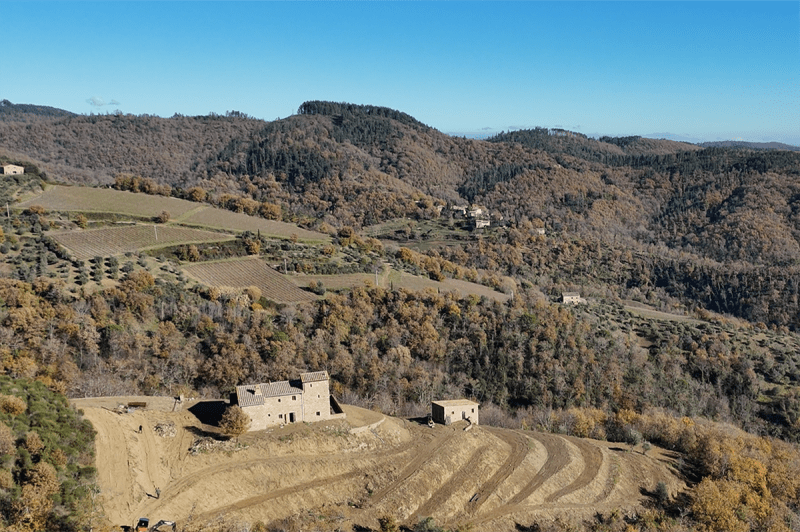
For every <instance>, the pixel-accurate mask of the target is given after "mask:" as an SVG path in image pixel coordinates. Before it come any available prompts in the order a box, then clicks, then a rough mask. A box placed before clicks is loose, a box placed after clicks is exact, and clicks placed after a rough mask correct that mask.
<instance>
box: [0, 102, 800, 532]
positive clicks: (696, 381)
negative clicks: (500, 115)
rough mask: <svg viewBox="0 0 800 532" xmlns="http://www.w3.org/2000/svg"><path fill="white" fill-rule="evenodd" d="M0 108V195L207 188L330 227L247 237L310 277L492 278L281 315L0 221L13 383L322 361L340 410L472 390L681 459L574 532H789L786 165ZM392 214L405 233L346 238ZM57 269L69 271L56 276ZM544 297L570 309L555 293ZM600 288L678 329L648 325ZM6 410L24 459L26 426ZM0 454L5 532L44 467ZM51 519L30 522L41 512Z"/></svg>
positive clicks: (197, 385)
mask: <svg viewBox="0 0 800 532" xmlns="http://www.w3.org/2000/svg"><path fill="white" fill-rule="evenodd" d="M2 108H5V109H6V110H7V111H8V110H9V109H10V110H11V111H13V113H12V112H9V113H7V115H4V114H2V113H0V158H2V159H0V162H14V163H15V164H23V165H25V167H26V172H27V173H26V177H24V178H21V177H15V178H13V179H5V180H4V182H3V187H2V189H0V193H2V198H0V199H2V200H3V201H4V202H5V201H9V202H10V203H12V204H13V201H14V199H15V198H16V197H17V196H18V195H19V194H20V193H22V192H24V191H26V190H31V189H35V188H37V187H40V186H41V183H42V182H43V181H44V180H50V181H59V182H67V183H76V184H78V183H90V184H98V185H99V184H102V185H111V186H115V187H117V188H121V189H126V190H134V191H138V192H141V193H149V194H163V195H173V196H177V197H182V198H186V199H190V200H193V201H206V202H210V203H213V204H216V205H219V206H222V207H225V208H229V209H231V210H235V211H239V212H247V213H248V214H253V215H258V216H264V217H267V218H271V219H283V220H285V221H293V222H297V223H300V224H302V225H305V226H308V227H312V228H316V229H319V230H321V231H323V232H326V233H329V234H331V235H334V237H335V242H334V244H332V245H329V246H327V247H326V249H324V250H320V252H319V253H318V254H317V256H316V257H309V256H308V253H309V251H308V250H307V249H304V248H301V247H300V246H297V247H296V248H295V247H292V244H291V243H281V244H276V243H275V242H270V241H267V240H266V239H264V241H263V242H260V244H259V246H257V247H256V248H255V249H260V250H262V251H261V253H262V255H265V256H266V254H268V253H271V251H270V250H277V251H278V252H279V253H281V254H283V256H286V255H289V256H290V257H295V258H293V259H292V261H293V262H292V266H293V267H295V268H296V269H297V271H309V272H311V271H326V272H327V270H326V266H325V264H324V263H325V261H326V257H329V256H331V255H332V254H333V253H345V254H347V255H348V256H349V257H351V259H352V265H353V268H355V269H354V270H352V271H356V270H357V268H358V267H364V268H366V269H367V270H370V271H371V269H372V268H373V267H375V266H376V265H379V264H380V263H382V262H388V263H390V264H392V265H393V266H394V267H396V268H399V269H403V270H404V271H408V272H413V273H421V274H425V275H428V276H430V277H431V278H434V279H442V278H445V277H453V278H461V279H467V280H471V281H476V282H480V283H483V284H486V285H488V286H492V287H494V288H496V289H498V290H503V291H506V292H508V293H511V292H513V295H514V297H513V298H512V299H510V301H509V302H508V303H503V304H501V303H498V302H495V301H491V300H489V299H486V298H477V297H467V298H463V297H459V296H457V295H455V294H451V293H433V292H410V291H406V290H400V289H397V290H395V289H393V288H392V287H388V288H376V287H374V286H373V287H366V286H365V287H363V288H356V289H353V290H351V291H344V292H341V293H332V292H330V291H329V292H328V293H327V294H326V297H325V298H324V299H321V300H319V301H316V302H312V303H305V304H297V305H292V306H278V305H275V304H273V303H271V302H270V301H269V300H268V298H265V297H263V296H264V295H263V294H260V293H258V291H256V290H247V291H245V292H244V293H241V294H230V293H225V294H221V293H219V291H216V290H210V289H205V288H202V287H192V288H189V287H188V285H187V283H186V280H185V279H184V278H181V277H178V278H175V277H164V276H162V275H161V274H160V271H159V270H157V269H154V268H152V267H151V266H148V263H147V261H145V260H143V258H144V257H139V256H135V255H132V256H128V257H115V258H112V257H99V258H98V259H96V260H95V261H93V262H92V264H78V263H76V262H75V261H73V260H71V259H70V258H69V257H68V256H66V255H64V254H63V253H61V252H60V250H59V249H58V247H57V246H55V245H54V243H53V241H52V240H51V239H49V238H48V236H47V233H48V230H49V228H50V226H51V224H50V222H51V221H54V220H55V218H56V217H57V214H56V213H52V214H51V213H46V212H32V211H25V212H14V213H11V215H10V216H7V217H6V219H5V220H4V221H3V226H2V229H3V233H2V235H0V255H2V257H1V258H2V259H3V270H2V271H3V277H2V278H0V337H2V339H3V340H2V342H0V363H1V364H2V373H4V374H5V375H6V378H8V379H10V380H9V382H11V383H20V384H19V386H20V388H19V389H20V390H22V389H23V388H22V387H23V385H24V386H25V387H27V386H39V388H37V390H42V389H45V388H46V389H47V390H49V391H50V392H52V393H55V394H63V395H65V396H67V397H79V396H96V395H124V394H155V395H161V394H170V395H177V394H179V393H186V394H198V395H200V396H205V397H221V396H223V397H224V396H225V395H226V394H227V393H228V392H229V391H231V389H232V388H233V386H235V385H236V384H239V383H241V382H253V381H266V380H277V379H285V378H289V377H291V376H293V375H296V374H297V373H298V372H300V371H305V370H311V371H313V370H320V369H326V370H327V371H329V373H330V374H331V377H332V379H333V389H334V391H335V393H336V394H337V395H339V396H341V398H342V399H343V400H344V401H345V402H349V403H353V404H359V405H363V406H367V407H372V408H377V409H380V410H381V411H383V412H385V413H387V414H394V415H420V414H423V413H424V412H425V411H426V410H427V408H428V405H429V402H430V400H431V399H432V398H434V397H442V396H453V397H457V396H471V397H474V398H476V399H477V400H479V401H480V402H481V403H482V405H483V406H482V408H483V409H484V410H483V412H485V415H484V414H483V413H482V419H483V420H484V421H487V422H490V423H493V424H497V425H503V426H514V427H520V426H526V427H532V428H538V429H542V430H552V431H559V432H565V433H571V434H575V435H579V436H592V437H598V438H608V439H613V440H616V441H627V442H631V441H635V440H636V439H637V437H638V438H640V439H641V438H642V437H643V438H645V439H647V440H649V441H652V442H654V443H658V444H660V445H664V446H665V447H668V448H671V449H675V450H677V451H680V452H682V453H684V454H685V456H686V470H685V471H684V473H685V474H686V475H687V478H690V479H693V481H694V483H695V488H694V489H693V491H692V492H691V493H687V494H684V496H683V498H682V499H678V500H668V498H663V497H662V498H658V501H657V502H658V504H657V505H656V506H654V508H653V509H652V514H647V515H644V514H643V515H642V516H639V517H640V518H639V519H638V520H637V519H628V518H623V517H622V516H619V515H616V516H605V517H603V516H600V517H598V521H597V522H596V523H584V525H583V526H584V528H586V529H591V530H625V529H626V528H625V527H626V526H632V527H634V529H638V530H691V529H706V530H796V529H798V526H800V525H798V521H797V511H798V500H800V485H797V482H798V479H799V478H800V475H797V474H796V472H798V471H800V454H798V451H797V448H796V446H795V445H796V443H797V441H798V438H800V436H799V435H800V432H798V428H800V388H799V387H798V380H800V359H798V353H800V337H798V335H797V333H796V331H797V329H798V328H800V321H798V319H799V318H798V316H800V312H798V311H800V308H798V305H799V304H800V302H799V301H798V299H799V298H798V296H800V282H798V279H800V276H799V275H798V273H800V271H798V269H800V264H798V257H800V218H799V217H800V214H799V212H800V154H798V153H794V152H789V151H780V150H779V151H763V150H760V151H753V150H749V149H740V148H737V149H728V148H716V147H715V148H700V147H698V146H694V145H689V144H684V143H676V142H671V141H659V140H652V139H644V138H640V137H626V138H606V137H604V138H601V139H598V140H595V139H590V138H587V137H585V136H583V135H580V134H577V133H572V132H568V131H563V130H546V129H535V130H530V131H519V132H511V133H504V134H501V135H498V136H496V137H493V138H491V139H489V140H488V141H479V140H471V139H463V138H454V137H449V136H447V135H444V134H442V133H440V132H438V131H436V130H435V129H433V128H430V127H428V126H426V125H424V124H422V123H420V122H418V121H417V120H415V119H413V118H412V117H410V116H408V115H406V114H405V113H402V112H399V111H394V110H391V109H387V108H382V107H375V106H363V105H352V104H339V103H334V102H306V103H304V104H303V105H302V106H301V107H300V109H299V111H298V114H297V115H295V116H292V117H289V118H286V119H284V120H277V121H274V122H264V121H260V120H256V119H253V118H251V117H247V116H246V115H243V114H242V113H236V112H231V113H227V115H225V116H218V115H213V116H207V117H182V116H174V117H172V118H159V117H154V116H138V117H137V116H130V115H93V116H64V115H59V114H58V113H55V112H50V111H48V112H44V111H42V112H39V113H37V112H34V111H35V109H30V108H27V107H23V106H15V105H14V104H10V102H4V105H3V106H2ZM48 113H49V114H48ZM11 117H13V118H11ZM470 202H472V203H476V204H479V205H482V206H484V207H486V208H488V210H489V211H490V212H491V213H492V216H493V225H492V227H491V228H488V229H484V230H479V231H466V230H463V228H461V226H460V224H461V221H459V220H457V219H453V218H452V216H453V215H452V214H451V212H452V211H451V210H449V209H448V207H450V206H451V205H466V204H467V203H470ZM439 207H444V208H443V209H441V211H440V209H439ZM396 219H404V221H403V224H404V230H403V231H400V232H399V233H398V232H395V233H393V234H391V235H389V237H388V238H385V239H384V240H383V242H381V241H378V240H377V239H375V238H369V237H368V235H369V234H372V233H370V231H372V230H373V228H374V227H379V225H380V224H381V223H383V222H388V221H392V220H396ZM83 221H84V222H85V221H86V220H85V218H84V220H83ZM98 223H99V222H98ZM376 224H377V225H376ZM423 224H429V225H426V227H429V226H430V227H439V228H441V231H442V234H445V233H447V234H450V235H458V238H455V237H452V238H451V237H448V238H443V237H440V236H437V235H436V234H435V232H432V231H431V230H426V231H425V232H423V231H420V230H417V229H416V228H417V227H418V226H422V225H423ZM538 227H545V228H546V234H545V235H541V234H539V233H538V232H537V231H536V230H535V229H536V228H538ZM257 238H258V237H256V236H255V235H245V236H244V237H243V238H242V243H240V244H237V245H238V246H239V247H241V248H245V247H250V246H251V245H252V242H253V241H254V240H255V239H257ZM245 240H246V242H245ZM199 248H200V249H196V250H195V251H197V253H198V254H199V255H203V254H207V253H211V252H210V251H207V250H205V249H203V247H202V246H199ZM234 248H235V246H234V247H233V248H232V249H234ZM186 253H187V250H183V249H176V250H173V252H172V253H171V254H168V256H165V257H161V258H159V261H161V262H162V263H163V264H165V266H166V265H167V264H168V262H169V261H181V260H184V259H186V260H188V258H187V257H188V255H186ZM293 253H295V255H292V254H293ZM203 256H206V255H203ZM358 265H360V266H358ZM348 267H349V266H348ZM67 270H76V271H80V272H82V274H81V275H80V276H79V280H78V281H77V283H74V282H73V281H72V278H71V277H69V276H67V275H64V274H63V272H65V271H67ZM348 271H349V270H348ZM104 278H113V279H116V280H117V281H118V282H116V283H113V286H105V287H101V286H100V284H99V282H100V280H102V279H104ZM565 290H570V291H580V292H581V293H582V295H583V296H584V297H589V298H590V299H591V301H592V303H591V304H590V305H585V306H578V307H565V306H563V305H560V304H558V303H556V301H557V298H558V295H560V293H561V292H562V291H565ZM320 292H324V290H321V291H320ZM624 300H633V301H637V302H640V303H645V304H648V305H650V306H651V307H654V308H656V309H659V310H664V311H669V312H674V313H677V314H681V315H686V318H685V319H681V320H671V321H666V320H665V321H660V320H653V319H648V318H645V317H642V316H639V315H637V314H635V313H633V314H632V313H630V312H628V311H626V310H625V309H624V308H623V306H622V303H623V301H624ZM690 318H691V319H690ZM25 389H27V388H25ZM3 393H9V392H5V391H4V392H3ZM37 393H39V392H37ZM42 393H44V392H42ZM19 395H22V394H21V393H20V394H19ZM31 404H32V402H29V403H26V405H27V406H26V408H27V410H26V411H30V409H31V408H32V407H31ZM708 420H713V421H708ZM12 421H13V420H10V418H9V420H7V419H5V418H4V419H3V422H4V423H5V424H6V425H7V426H8V427H11V428H10V430H11V431H12V433H11V436H9V438H11V440H10V441H14V442H16V443H17V445H16V447H18V448H20V447H19V446H20V445H21V443H20V442H22V441H23V438H27V437H28V436H25V434H27V433H30V432H31V431H33V432H37V431H38V429H37V428H35V427H32V428H25V427H22V428H18V427H16V425H14V424H13V423H12ZM13 422H14V423H16V421H13ZM690 429H691V430H690ZM2 430H5V429H3V428H2V426H0V431H2ZM744 431H747V432H744ZM39 434H40V437H41V438H43V439H44V433H41V432H40V431H39ZM637 434H638V436H637ZM0 439H2V434H0ZM0 444H2V442H0ZM1 450H2V449H0V451H1ZM19 452H21V451H19ZM48 452H51V451H48ZM52 452H54V451H52ZM64 452H65V453H66V451H64ZM5 453H6V454H4V455H3V456H4V457H6V455H8V456H9V457H11V458H8V459H7V460H6V461H5V462H3V467H2V468H0V474H6V473H3V472H4V471H7V472H9V473H7V474H6V476H9V475H10V479H11V480H9V481H8V482H6V481H3V482H4V484H3V485H2V486H0V495H2V497H4V499H3V500H4V501H6V502H5V503H3V504H4V506H0V510H2V511H3V514H2V515H3V519H4V520H5V523H6V524H9V525H10V524H12V523H14V522H15V521H14V519H15V517H14V516H15V515H16V514H14V513H13V511H14V510H13V508H14V504H16V502H15V501H19V500H21V499H20V497H22V496H23V494H24V493H25V491H24V490H25V485H26V482H32V481H31V480H30V479H32V478H33V477H32V476H31V475H33V473H30V472H29V471H31V470H32V469H31V468H32V467H34V466H36V465H37V464H38V463H40V462H37V460H36V459H31V464H27V462H25V461H24V457H23V458H19V457H13V455H11V454H9V453H10V451H7V452H5ZM67 454H68V453H67ZM44 455H46V456H49V455H47V453H44ZM44 455H43V456H44ZM41 460H43V461H44V462H46V463H49V464H50V465H51V467H52V468H54V469H55V474H56V477H57V478H60V479H61V480H62V483H63V482H65V481H66V480H65V479H63V478H62V477H60V476H59V475H62V469H59V467H62V468H64V467H69V464H73V463H74V464H76V465H75V467H84V466H85V457H84V458H70V459H68V460H67V462H66V465H59V464H58V463H56V462H53V461H52V460H48V459H45V458H41ZM26 464H27V465H26ZM40 469H46V466H41V467H40ZM48 471H49V470H48ZM89 474H90V471H87V475H89ZM0 481H2V478H0ZM81 482H84V480H81ZM53 489H55V488H53ZM53 493H55V491H53ZM86 496H88V495H86ZM51 500H53V501H55V502H54V503H58V504H64V503H60V502H58V498H57V497H55V496H51ZM729 500H734V501H738V503H737V504H733V505H727V506H726V505H723V504H720V501H729ZM48 511H49V512H50V513H49V514H47V515H49V517H43V518H42V519H45V521H46V520H47V519H51V520H52V519H55V517H54V516H55V515H56V514H58V513H59V512H58V511H56V510H53V509H52V508H51V509H48ZM61 513H63V511H61ZM83 519H84V521H83V522H86V521H85V519H86V517H85V516H84V517H83ZM626 519H627V520H626ZM45 521H42V522H45ZM562 525H563V526H562ZM14 526H16V525H14ZM19 526H20V527H21V528H23V529H24V527H23V526H22V525H19ZM25 526H27V527H28V528H27V529H29V530H38V529H42V528H41V526H40V525H36V526H34V525H30V526H29V525H25ZM37 526H38V528H37ZM526 526H527V525H526ZM570 526H573V525H570V524H567V523H561V524H559V523H555V524H554V523H549V524H536V523H532V524H531V529H532V530H549V529H550V528H552V529H553V530H555V529H559V530H567V529H569V527H570ZM548 527H550V528H548Z"/></svg>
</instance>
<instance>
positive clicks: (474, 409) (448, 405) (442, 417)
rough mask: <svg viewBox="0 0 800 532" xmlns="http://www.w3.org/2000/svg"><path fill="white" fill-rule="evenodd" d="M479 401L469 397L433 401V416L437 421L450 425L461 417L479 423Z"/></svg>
mask: <svg viewBox="0 0 800 532" xmlns="http://www.w3.org/2000/svg"><path fill="white" fill-rule="evenodd" d="M478 406H479V405H478V403H476V402H475V401H470V400H469V399H445V400H440V401H432V402H431V417H432V418H433V421H434V422H435V423H441V424H442V425H449V424H450V423H454V422H456V421H459V420H461V419H466V420H469V421H470V423H472V424H473V425H477V424H478Z"/></svg>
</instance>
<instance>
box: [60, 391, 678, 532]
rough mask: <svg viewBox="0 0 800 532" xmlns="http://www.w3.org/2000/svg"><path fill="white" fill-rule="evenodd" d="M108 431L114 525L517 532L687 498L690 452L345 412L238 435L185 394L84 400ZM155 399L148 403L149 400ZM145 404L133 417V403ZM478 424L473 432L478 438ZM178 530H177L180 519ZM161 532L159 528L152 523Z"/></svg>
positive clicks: (100, 463) (105, 505)
mask: <svg viewBox="0 0 800 532" xmlns="http://www.w3.org/2000/svg"><path fill="white" fill-rule="evenodd" d="M74 403H75V405H76V407H77V408H80V409H82V410H83V411H84V414H85V417H86V418H87V419H89V421H91V422H92V424H93V425H94V427H95V429H96V430H97V437H96V445H97V469H98V483H99V486H100V490H101V492H100V495H99V497H98V500H99V501H100V504H101V506H102V509H103V514H104V517H103V519H104V520H106V521H107V523H106V524H108V525H112V526H122V527H123V528H125V527H132V526H135V525H136V524H137V520H139V519H140V518H141V517H143V516H144V518H145V519H147V520H149V523H157V522H160V521H168V522H170V523H169V525H170V526H166V525H163V524H162V526H161V527H160V528H159V530H173V527H175V529H177V530H182V529H184V528H186V529H192V530H196V529H201V528H202V526H204V525H212V524H216V525H219V524H221V523H231V524H240V523H256V522H262V523H265V524H269V523H273V522H279V521H282V520H288V519H294V520H295V521H299V522H300V523H301V525H300V526H299V528H300V529H305V530H309V529H311V530H314V529H318V530H335V529H341V530H349V529H352V528H354V527H355V528H356V529H357V527H366V528H370V529H373V530H377V529H378V528H379V524H378V519H379V518H381V517H383V516H392V517H394V519H395V520H396V521H397V523H400V524H404V525H407V526H413V525H414V524H415V523H417V522H418V521H420V520H421V519H424V518H427V517H432V518H433V519H434V520H435V522H436V523H437V524H438V525H440V526H446V527H456V526H458V525H461V524H467V523H469V524H471V525H472V529H473V530H475V531H482V530H487V531H489V530H513V529H514V527H515V525H516V524H521V525H523V526H528V525H530V524H531V523H532V522H534V521H539V522H541V521H543V520H545V521H546V520H551V519H555V518H566V519H580V518H582V517H589V516H592V515H594V514H595V513H596V512H610V511H612V510H615V509H619V510H622V511H627V510H636V509H638V508H639V507H641V506H642V505H644V504H646V503H647V501H648V497H647V495H646V493H648V492H652V491H653V490H654V489H655V487H656V485H657V484H658V483H659V482H663V483H665V484H666V486H667V487H668V489H669V491H670V493H672V494H676V493H677V492H678V491H680V490H682V489H683V488H684V487H685V485H684V483H683V481H682V480H681V479H680V478H679V477H678V476H677V475H676V474H675V469H676V468H675V461H676V460H677V459H678V457H677V456H674V455H672V454H671V453H669V452H667V451H664V450H662V449H659V448H657V447H653V448H652V449H650V450H649V451H648V452H647V453H646V454H645V453H644V452H643V451H642V450H640V449H639V450H635V451H631V450H630V448H629V447H628V446H627V445H623V444H618V443H610V442H604V441H597V440H590V439H580V438H574V437H569V436H562V435H556V434H546V433H541V432H536V431H527V430H526V431H521V430H508V429H499V428H492V427H488V426H485V425H470V424H469V422H468V421H457V422H454V423H452V424H451V425H449V426H445V425H441V424H438V423H436V424H432V425H433V426H432V427H429V426H428V423H427V420H426V419H419V420H416V419H414V420H407V419H399V418H393V417H390V416H384V415H383V414H380V413H378V412H373V411H369V410H364V409H360V408H356V407H351V406H347V405H342V406H343V408H344V410H345V413H346V414H347V417H346V419H335V420H330V421H323V422H319V423H312V424H306V423H295V424H290V425H286V426H282V427H275V428H272V429H268V430H264V431H255V432H249V433H246V434H244V435H243V436H241V437H240V438H239V439H238V441H237V440H236V439H234V440H225V439H224V438H222V437H221V436H219V435H218V434H217V430H216V427H214V426H213V424H212V423H209V420H210V419H213V416H214V415H215V412H217V413H218V411H219V410H221V408H222V405H220V404H219V403H220V402H218V403H213V402H185V403H184V404H182V405H180V407H179V408H176V401H175V400H174V399H173V398H166V397H163V398H159V397H146V398H142V397H138V398H131V397H124V398H123V397H109V398H95V399H77V400H74ZM142 403H145V404H146V405H145V406H141V405H142ZM128 404H139V405H140V406H139V407H132V408H124V409H119V408H118V407H119V405H128ZM467 427H470V429H469V430H464V429H465V428H467ZM172 522H174V523H175V524H174V525H173V523H172ZM150 529H151V530H152V527H151V528H150Z"/></svg>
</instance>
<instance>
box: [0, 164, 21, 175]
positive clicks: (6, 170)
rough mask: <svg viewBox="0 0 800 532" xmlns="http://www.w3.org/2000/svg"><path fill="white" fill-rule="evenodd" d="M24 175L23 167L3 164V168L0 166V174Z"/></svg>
mask: <svg viewBox="0 0 800 532" xmlns="http://www.w3.org/2000/svg"><path fill="white" fill-rule="evenodd" d="M24 173H25V167H24V166H17V165H16V164H4V165H3V166H0V174H5V175H17V174H24Z"/></svg>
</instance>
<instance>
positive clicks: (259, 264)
mask: <svg viewBox="0 0 800 532" xmlns="http://www.w3.org/2000/svg"><path fill="white" fill-rule="evenodd" d="M184 271H185V272H186V273H187V274H189V275H190V276H191V277H194V278H195V279H197V280H198V281H199V282H200V283H202V284H205V285H208V286H213V287H217V288H227V287H230V288H247V287H249V286H256V287H258V288H259V289H260V290H261V294H262V295H263V296H264V297H265V298H267V299H269V300H272V301H275V302H278V303H296V302H298V301H312V300H314V299H316V296H314V295H313V294H311V293H309V292H306V291H304V290H301V289H300V288H298V287H297V286H295V285H294V284H293V283H292V282H291V281H289V280H287V279H286V278H285V277H284V276H283V275H281V274H280V273H278V272H276V271H275V270H273V269H272V268H270V267H269V266H267V264H266V263H265V262H264V261H263V260H261V259H258V258H254V257H252V258H246V259H237V260H229V261H220V262H205V263H200V264H192V265H189V266H184Z"/></svg>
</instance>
